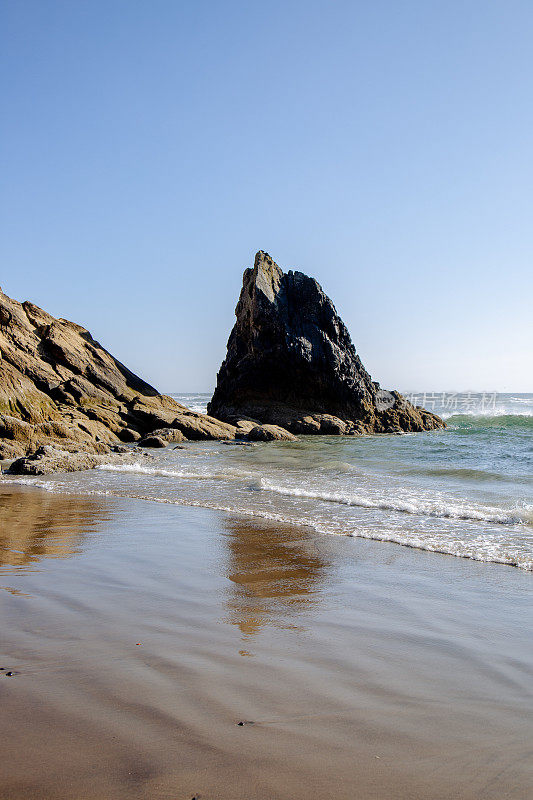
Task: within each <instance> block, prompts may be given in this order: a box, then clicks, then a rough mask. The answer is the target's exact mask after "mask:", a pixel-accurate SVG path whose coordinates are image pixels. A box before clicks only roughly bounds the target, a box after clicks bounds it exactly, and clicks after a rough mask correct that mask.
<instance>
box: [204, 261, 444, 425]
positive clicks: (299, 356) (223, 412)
mask: <svg viewBox="0 0 533 800" xmlns="http://www.w3.org/2000/svg"><path fill="white" fill-rule="evenodd" d="M235 314H236V317H237V320H236V323H235V326H234V328H233V330H232V332H231V334H230V337H229V340H228V348H227V354H226V358H225V360H224V362H223V363H222V366H221V367H220V371H219V373H218V376H217V385H216V388H215V392H214V394H213V397H212V399H211V401H210V403H209V405H208V409H207V410H208V414H210V415H213V416H215V417H217V418H218V419H221V420H225V421H227V422H229V423H233V424H235V423H238V422H239V421H240V420H243V419H252V420H256V421H258V422H259V423H262V424H272V425H277V426H280V427H283V428H285V429H286V430H288V431H290V432H292V433H315V434H328V435H331V434H334V435H342V434H354V433H386V432H388V431H391V430H393V429H400V430H432V429H434V428H442V427H444V422H443V421H442V420H441V419H440V418H439V417H437V416H436V415H435V414H432V413H430V412H429V411H425V410H424V409H418V408H414V406H412V405H411V404H410V403H408V402H407V401H406V400H405V399H404V398H403V397H402V396H401V395H400V394H398V392H383V391H382V390H381V389H380V387H379V384H377V383H375V382H374V381H372V378H371V377H370V375H369V373H368V372H367V371H366V370H365V368H364V366H363V364H362V363H361V360H360V358H359V356H358V355H357V352H356V350H355V347H354V345H353V343H352V340H351V338H350V334H349V333H348V330H347V328H346V326H345V325H344V323H343V321H342V320H341V318H340V317H339V315H338V314H337V312H336V310H335V307H334V305H333V303H332V302H331V300H330V299H329V298H328V297H327V296H326V295H325V294H324V292H323V291H322V288H321V287H320V286H319V284H318V283H317V282H316V281H315V280H314V279H313V278H310V277H308V276H307V275H304V274H303V273H301V272H293V271H289V272H287V273H284V272H283V271H282V270H281V269H280V267H278V265H277V264H276V263H275V262H274V261H273V260H272V258H271V257H270V256H269V255H268V253H265V252H263V251H259V252H258V253H257V255H256V257H255V262H254V266H253V268H252V269H247V270H245V272H244V276H243V286H242V290H241V294H240V298H239V301H238V303H237V308H236V310H235Z"/></svg>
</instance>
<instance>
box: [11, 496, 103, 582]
mask: <svg viewBox="0 0 533 800" xmlns="http://www.w3.org/2000/svg"><path fill="white" fill-rule="evenodd" d="M6 489H7V487H6ZM6 489H4V488H3V487H0V567H7V568H10V567H25V566H31V565H32V564H34V563H35V562H37V561H41V560H42V559H44V558H67V557H68V556H70V555H72V554H73V553H76V552H79V550H80V549H81V545H82V542H83V538H84V536H85V534H86V533H89V532H91V531H94V530H95V529H96V528H98V526H99V524H100V523H101V522H102V520H103V519H105V513H104V507H103V505H102V501H101V500H100V499H99V498H95V497H83V496H69V495H60V494H50V493H48V492H37V491H24V490H22V491H14V492H12V491H7V490H6ZM4 571H5V570H4Z"/></svg>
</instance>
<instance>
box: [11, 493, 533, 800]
mask: <svg viewBox="0 0 533 800" xmlns="http://www.w3.org/2000/svg"><path fill="white" fill-rule="evenodd" d="M0 521H2V523H9V530H10V531H11V533H12V536H13V537H15V538H14V539H13V540H12V541H11V554H12V558H11V561H12V562H13V563H6V562H5V553H6V550H5V547H4V549H3V550H2V551H0V553H2V554H3V558H4V560H3V563H2V566H1V567H0V585H1V586H2V587H3V588H4V589H6V590H7V591H4V592H0V596H1V597H2V605H3V606H4V608H3V619H4V621H5V622H4V636H3V642H2V649H1V651H0V652H1V658H2V664H1V666H4V667H6V666H9V667H10V668H11V669H12V670H14V671H15V672H17V673H19V674H17V675H15V676H13V677H11V678H7V677H1V678H0V692H1V695H0V698H1V702H2V708H3V727H4V745H3V748H4V759H3V767H2V768H1V769H0V787H1V790H2V791H1V793H2V796H3V797H5V798H6V800H11V798H17V800H24V799H25V798H32V800H33V798H40V797H42V798H45V797H46V798H47V800H66V798H72V797H73V796H76V797H78V796H79V797H83V798H84V800H93V798H94V800H96V798H102V797H106V798H110V799H111V798H112V800H115V798H116V800H122V798H128V799H129V798H143V799H144V798H146V800H148V798H150V799H152V798H157V799H159V798H161V800H163V798H170V797H177V798H180V797H184V798H190V797H193V796H201V797H203V798H205V800H211V799H212V800H239V799H240V798H242V800H272V799H274V798H279V799H280V800H281V799H282V798H283V800H304V798H305V800H315V798H316V800H319V798H320V800H322V798H324V797H326V798H329V797H331V798H335V800H352V798H353V797H354V787H357V793H356V796H357V797H358V798H360V800H383V798H384V797H386V798H387V799H389V798H391V800H394V799H395V798H397V799H398V800H400V798H401V800H406V798H410V800H411V799H412V798H414V799H416V798H420V800H422V798H423V799H424V800H428V798H431V800H441V798H442V800H444V799H445V798H449V797H450V796H460V797H461V798H462V800H481V798H483V800H485V798H487V799H491V798H493V799H494V800H501V797H503V796H505V797H507V798H512V800H525V798H526V797H527V796H529V793H530V791H531V788H532V786H533V775H532V773H531V767H530V758H529V754H528V752H527V742H528V739H531V735H532V734H533V727H532V723H531V715H530V716H528V709H530V707H533V702H532V700H531V692H530V676H531V674H532V672H533V659H532V656H531V653H532V651H533V648H532V647H531V644H533V642H532V636H531V631H530V630H529V628H528V626H527V619H526V617H525V613H526V611H527V608H528V605H527V603H528V601H529V596H530V595H529V593H530V587H531V582H530V576H529V575H528V574H527V573H525V572H523V571H521V570H508V569H503V568H501V569H498V567H497V566H496V565H493V564H491V565H490V569H489V568H488V564H486V563H484V562H479V561H478V562H473V561H471V562H470V563H469V564H466V563H465V561H464V560H462V559H459V560H458V559H457V558H454V562H453V566H452V562H450V561H449V559H438V560H435V559H434V558H429V557H424V555H423V554H422V553H423V551H420V552H419V553H417V554H416V555H415V554H414V553H413V552H412V550H411V549H409V548H405V547H402V548H399V547H397V546H392V545H388V544H387V543H383V542H375V541H372V540H368V539H356V538H350V537H337V536H329V537H328V536H323V535H320V534H316V533H313V532H312V531H310V530H308V529H303V528H296V527H292V526H289V525H280V524H279V523H274V522H271V523H268V522H266V521H264V520H258V519H256V520H253V519H248V520H246V519H243V518H242V517H237V516H236V515H233V514H227V513H223V512H218V511H211V510H209V509H205V508H204V509H201V508H194V507H187V506H178V505H169V504H158V505H152V506H149V505H147V504H146V502H142V503H141V502H139V501H137V500H132V499H129V498H128V499H121V498H117V497H112V496H109V495H108V496H94V495H93V496H90V495H74V494H72V495H66V494H54V493H51V492H47V493H43V492H42V491H36V490H35V489H30V488H27V487H19V486H14V485H12V484H11V485H9V487H8V486H6V485H3V486H2V485H1V484H0ZM51 521H54V525H55V526H54V527H52V529H51V528H50V523H51ZM3 527H4V530H6V525H5V524H4V525H3ZM17 537H18V538H17ZM2 544H3V545H4V546H5V542H2ZM500 566H501V567H503V566H504V565H500ZM4 662H5V663H4ZM239 722H244V723H245V724H244V725H242V726H239V725H238V723H239ZM252 723H253V724H252Z"/></svg>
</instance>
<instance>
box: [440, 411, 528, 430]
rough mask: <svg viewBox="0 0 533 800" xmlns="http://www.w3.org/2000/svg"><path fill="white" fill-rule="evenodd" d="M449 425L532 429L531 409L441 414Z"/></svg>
mask: <svg viewBox="0 0 533 800" xmlns="http://www.w3.org/2000/svg"><path fill="white" fill-rule="evenodd" d="M441 416H442V418H443V419H445V420H446V423H447V425H448V426H449V427H453V426H458V427H459V426H460V427H467V426H468V427H473V426H475V427H477V428H507V429H512V428H525V429H526V430H532V429H533V411H531V412H529V411H528V412H526V413H524V412H521V413H520V414H511V413H509V411H495V412H494V413H493V414H446V413H445V414H441Z"/></svg>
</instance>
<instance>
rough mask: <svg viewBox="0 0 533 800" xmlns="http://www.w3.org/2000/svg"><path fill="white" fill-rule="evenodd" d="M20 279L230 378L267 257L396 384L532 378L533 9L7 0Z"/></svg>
mask: <svg viewBox="0 0 533 800" xmlns="http://www.w3.org/2000/svg"><path fill="white" fill-rule="evenodd" d="M0 31H1V33H0V38H1V41H0V45H1V46H0V51H1V56H0V80H1V82H2V118H3V120H2V134H1V137H0V146H1V158H2V164H1V169H2V189H1V209H0V210H1V219H2V222H1V237H0V238H1V244H0V250H1V259H2V269H1V272H0V285H1V286H2V289H3V290H4V292H6V294H8V295H10V296H11V297H14V298H15V299H18V300H25V299H28V300H31V301H32V302H35V303H37V304H38V305H40V306H42V307H43V308H45V309H46V310H47V311H49V312H50V313H52V314H54V315H55V316H61V317H66V318H68V319H71V320H74V321H75V322H78V323H79V324H82V325H84V326H85V327H87V328H89V330H90V331H91V332H92V334H93V336H94V337H95V338H96V339H98V340H99V341H100V342H101V343H102V344H103V345H104V347H106V348H107V349H108V350H110V352H112V353H113V355H115V356H116V357H117V358H119V359H120V360H121V361H123V362H124V363H126V364H127V365H128V366H129V367H130V368H131V369H133V370H134V371H136V372H138V373H139V374H141V375H142V376H143V377H144V378H145V379H146V380H148V381H149V382H151V383H152V384H154V385H155V386H157V388H159V389H160V390H161V391H165V392H186V391H191V392H196V391H198V392H202V391H205V392H208V391H210V390H212V389H213V387H214V384H215V379H216V372H217V370H218V367H219V365H220V363H221V361H222V359H223V358H224V355H225V350H226V342H227V338H228V335H229V332H230V330H231V327H232V325H233V322H234V308H235V304H236V302H237V298H238V294H239V291H240V287H241V283H242V272H243V270H244V268H245V267H247V266H250V265H252V264H253V258H254V254H255V252H256V251H257V250H259V249H261V250H266V251H267V252H269V253H270V254H271V255H272V257H273V258H274V259H275V260H276V261H277V263H278V264H279V265H280V266H281V267H282V268H283V269H284V270H285V271H286V270H288V269H299V270H301V271H302V272H305V273H306V274H308V275H312V276H313V277H315V278H316V279H317V280H318V281H319V283H320V284H321V285H322V287H323V289H324V291H325V292H326V293H327V294H328V295H329V296H330V297H331V298H332V300H333V302H334V303H335V305H336V307H337V310H338V311H339V313H340V314H341V316H342V318H343V319H344V321H345V323H346V324H347V326H348V328H349V330H350V332H351V335H352V339H353V341H354V344H355V346H356V348H357V350H358V352H359V355H360V356H361V359H362V361H363V363H364V365H365V367H366V368H367V369H368V371H369V372H370V373H371V374H372V377H373V378H374V380H378V381H380V383H381V384H382V386H384V387H387V388H399V389H403V390H428V391H442V390H456V391H465V390H471V391H511V392H518V391H524V392H527V391H533V369H532V367H533V354H532V345H533V330H532V313H531V309H532V291H533V278H532V276H533V225H532V220H533V192H532V186H533V157H532V156H533V153H532V150H533V146H532V144H533V142H532V136H533V133H532V132H533V94H532V86H533V48H532V47H531V41H532V37H533V3H531V2H530V0H527V2H519V1H518V0H501V1H499V2H494V0H461V2H457V0H446V1H445V2H444V1H443V2H441V1H440V0H432V2H427V0H423V1H421V2H410V1H409V0H390V1H389V0H381V1H380V0H372V2H369V0H365V1H364V2H357V0H352V2H344V1H343V0H340V1H339V2H315V0H305V2H299V1H297V2H295V1H294V0H284V2H278V1H277V0H271V2H269V3H268V4H265V3H257V2H253V1H252V2H250V0H248V2H233V1H231V0H229V1H228V2H207V1H205V0H199V1H198V0H197V2H194V3H193V2H187V3H185V2H179V0H143V1H142V2H141V1H140V0H76V2H72V0H65V1H63V0H3V2H2V4H1V9H0Z"/></svg>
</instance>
